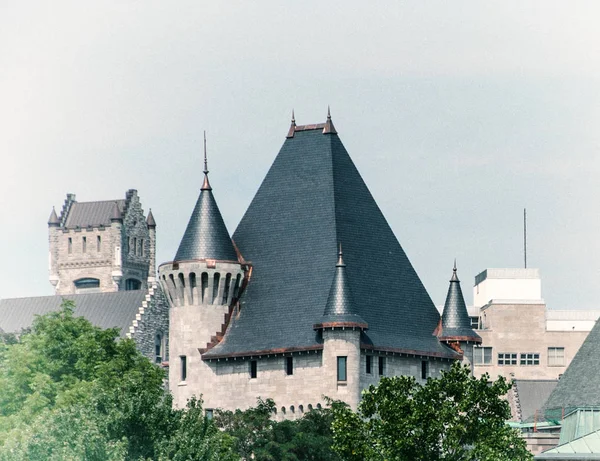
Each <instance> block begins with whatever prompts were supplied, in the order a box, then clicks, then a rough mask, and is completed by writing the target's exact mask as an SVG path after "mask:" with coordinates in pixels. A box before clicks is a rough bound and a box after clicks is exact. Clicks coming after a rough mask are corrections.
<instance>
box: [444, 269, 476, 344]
mask: <svg viewBox="0 0 600 461" xmlns="http://www.w3.org/2000/svg"><path fill="white" fill-rule="evenodd" d="M438 337H439V338H440V340H442V341H444V340H446V341H450V340H452V341H472V342H479V343H480V342H481V337H480V336H479V335H478V334H477V333H475V332H474V331H473V328H471V319H470V318H469V313H468V312H467V306H466V304H465V298H464V296H463V294H462V289H461V288H460V280H459V279H458V275H457V273H456V262H454V268H453V269H452V278H451V279H450V286H449V287H448V295H447V296H446V303H445V304H444V312H443V314H442V328H441V332H439V334H438Z"/></svg>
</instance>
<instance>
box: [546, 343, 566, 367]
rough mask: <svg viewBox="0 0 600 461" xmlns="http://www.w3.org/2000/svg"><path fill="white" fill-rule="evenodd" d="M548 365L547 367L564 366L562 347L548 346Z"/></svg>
mask: <svg viewBox="0 0 600 461" xmlns="http://www.w3.org/2000/svg"><path fill="white" fill-rule="evenodd" d="M548 366H549V367H564V366H565V348H564V347H549V348H548Z"/></svg>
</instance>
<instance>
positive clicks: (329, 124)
mask: <svg viewBox="0 0 600 461" xmlns="http://www.w3.org/2000/svg"><path fill="white" fill-rule="evenodd" d="M327 133H331V134H336V133H337V131H335V127H334V126H333V122H332V121H331V110H330V109H329V106H327V121H326V122H325V127H324V128H323V134H327Z"/></svg>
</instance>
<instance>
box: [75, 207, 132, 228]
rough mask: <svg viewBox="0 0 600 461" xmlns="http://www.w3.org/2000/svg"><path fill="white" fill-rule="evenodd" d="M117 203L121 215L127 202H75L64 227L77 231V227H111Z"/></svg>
mask: <svg viewBox="0 0 600 461" xmlns="http://www.w3.org/2000/svg"><path fill="white" fill-rule="evenodd" d="M115 203H116V204H117V206H118V207H119V211H120V212H121V214H122V213H123V209H124V207H125V200H103V201H98V202H73V204H72V205H71V208H70V210H69V214H68V216H67V219H66V221H65V225H64V227H66V228H67V229H75V228H76V227H80V228H82V229H83V228H85V227H88V226H92V227H96V226H100V225H102V226H107V227H108V226H110V220H111V218H112V217H113V209H114V206H115Z"/></svg>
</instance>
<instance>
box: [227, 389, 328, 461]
mask: <svg viewBox="0 0 600 461" xmlns="http://www.w3.org/2000/svg"><path fill="white" fill-rule="evenodd" d="M274 411H275V402H273V400H271V399H267V400H262V399H260V398H259V399H258V401H257V405H256V407H252V408H249V409H248V410H245V411H241V410H236V411H235V412H231V411H221V410H217V411H216V414H215V421H216V424H217V426H218V427H220V428H221V429H223V430H224V431H225V432H226V433H227V434H229V435H230V436H231V437H232V438H233V443H234V448H235V450H236V452H237V453H238V455H239V456H240V457H241V458H242V459H245V460H249V459H254V460H256V461H301V460H313V461H338V460H339V459H340V458H339V457H338V456H337V454H336V453H335V452H333V450H332V449H331V445H332V442H333V439H332V432H331V422H332V418H333V415H332V413H331V410H330V409H314V410H310V411H309V412H307V413H306V414H305V415H304V416H303V417H302V418H301V419H298V420H295V421H291V420H285V421H281V422H277V421H274V420H272V419H271V416H272V415H273V413H274Z"/></svg>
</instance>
